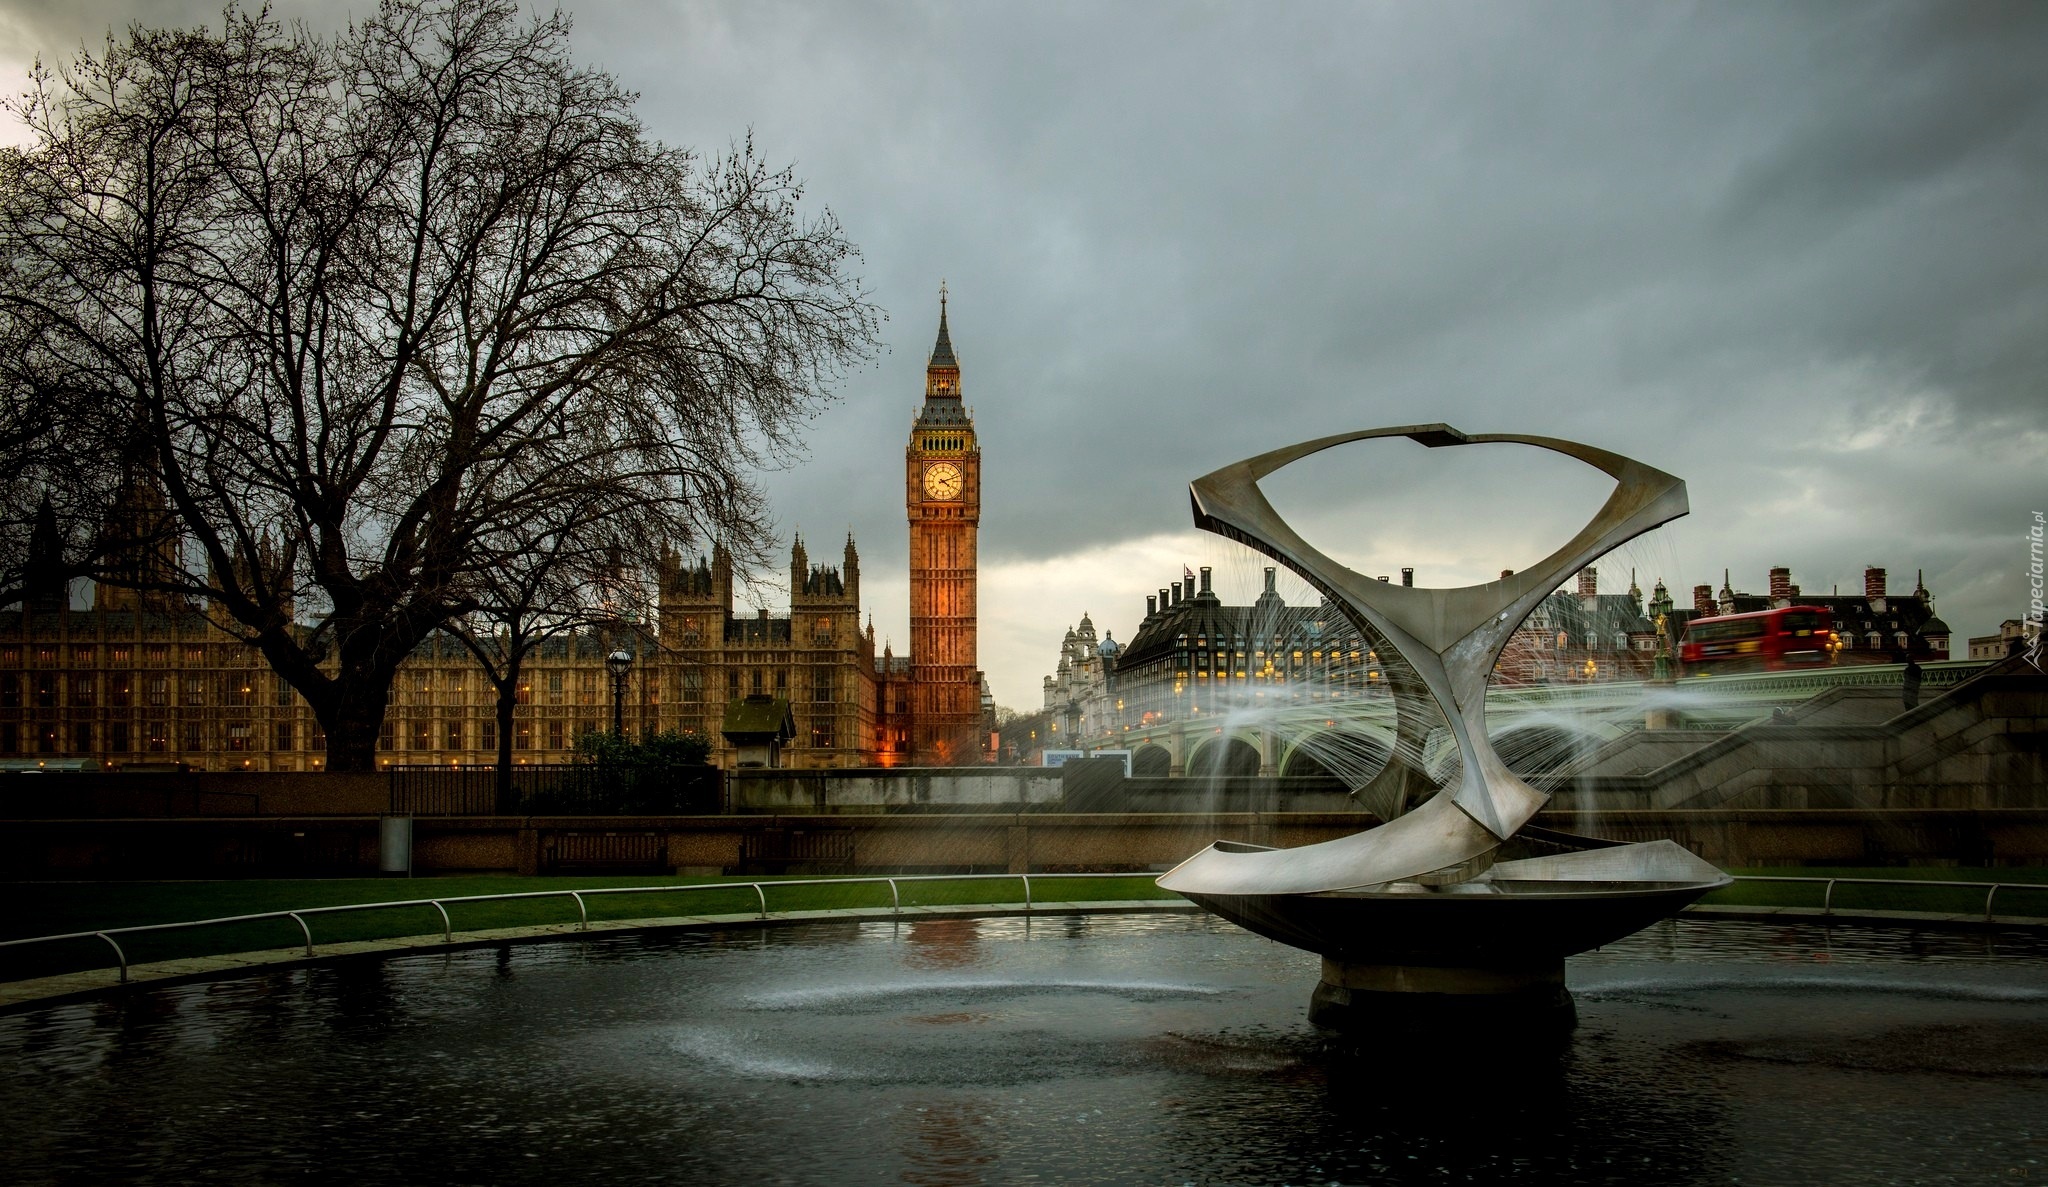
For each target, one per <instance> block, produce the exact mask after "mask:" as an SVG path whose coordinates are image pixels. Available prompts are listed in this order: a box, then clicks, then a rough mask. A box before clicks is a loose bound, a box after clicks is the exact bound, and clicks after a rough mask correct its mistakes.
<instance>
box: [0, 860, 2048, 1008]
mask: <svg viewBox="0 0 2048 1187" xmlns="http://www.w3.org/2000/svg"><path fill="white" fill-rule="evenodd" d="M1146 877H1148V876H1147V875H1144V874H1123V873H1092V874H1091V873H1079V874H891V875H881V874H874V875H861V876H854V877H845V878H788V879H777V880H770V881H754V880H750V881H746V882H738V881H735V882H692V883H687V884H683V885H667V886H599V887H578V888H576V889H573V890H522V891H507V892H503V893H499V894H471V895H461V896H457V897H454V898H425V899H392V900H388V901H380V902H373V903H340V904H336V905H333V906H327V907H299V908H297V909H295V910H289V911H260V912H257V913H255V914H251V915H222V916H217V917H215V918H212V919H191V920H184V921H181V922H177V923H138V924H133V925H130V926H128V927H103V928H97V929H94V930H92V931H74V932H64V933H62V934H58V935H48V936H25V937H22V938H20V939H13V940H0V948H13V947H19V946H22V945H27V944H47V943H54V942H56V941H58V940H86V939H97V940H102V941H104V942H105V943H106V944H107V945H108V946H109V947H111V948H112V949H113V950H114V956H115V959H116V961H117V962H118V966H119V969H120V976H119V980H120V981H121V982H123V983H125V982H127V980H128V956H127V953H126V952H124V951H123V950H122V948H121V945H120V944H119V943H118V942H116V941H115V939H114V937H115V936H117V935H137V934H141V933H143V932H165V931H189V930H191V929H193V928H200V927H215V926H219V925H221V924H228V923H259V922H263V921H266V920H282V919H290V920H292V921H293V922H295V923H297V924H298V925H299V930H300V932H301V934H302V936H303V938H304V941H305V944H304V946H305V951H306V955H307V956H309V957H310V956H313V955H315V953H314V951H313V948H314V944H313V929H312V926H311V924H309V923H308V922H307V921H306V916H309V915H339V914H342V913H344V912H349V911H380V910H386V909H395V908H401V907H432V908H434V909H435V910H436V911H438V912H440V915H441V939H442V942H443V943H448V944H452V943H454V942H455V926H454V922H453V920H452V918H451V917H450V915H449V913H448V905H449V904H453V903H489V902H509V901H512V900H516V899H540V898H566V899H570V900H573V901H574V902H575V904H576V909H577V916H578V918H577V930H578V931H586V930H588V929H589V926H590V913H589V910H588V908H587V906H586V905H585V903H584V898H585V896H588V895H597V894H688V893H693V892H697V891H710V890H739V889H742V888H746V889H751V890H752V891H753V892H754V894H755V896H756V901H757V902H758V903H759V905H760V914H759V918H762V919H766V918H768V915H769V911H768V894H767V889H766V888H767V887H770V886H880V885H886V886H888V887H889V892H890V906H889V911H890V913H891V914H898V913H900V912H901V911H902V909H903V902H902V896H901V894H900V892H899V890H898V884H899V883H904V882H990V881H1007V880H1016V881H1019V882H1021V883H1022V885H1023V889H1024V910H1025V912H1027V913H1029V912H1034V911H1037V910H1039V909H1040V908H1041V906H1042V905H1043V904H1039V903H1036V902H1034V900H1033V897H1032V892H1031V880H1032V879H1034V878H1037V879H1040V880H1044V879H1063V878H1095V879H1101V878H1146ZM1734 881H1735V882H1738V883H1741V882H1755V883H1764V882H1772V883H1777V882H1784V883H1812V884H1816V885H1823V884H1824V885H1825V886H1826V888H1827V889H1826V893H1825V897H1824V901H1823V903H1822V914H1823V915H1833V914H1834V888H1835V887H1836V886H1838V885H1839V886H1914V887H1920V888H1922V889H1950V890H1957V889H1961V890H1983V891H1986V894H1985V895H1984V922H1986V923H1992V922H1994V921H1995V919H1994V916H1993V915H1992V913H1991V907H1992V901H1993V899H1994V898H1996V896H1997V894H1998V892H1999V891H2000V890H2036V891H2048V882H1950V881H1944V880H1939V879H1932V878H1827V877H1799V876H1796V875H1775V874H1768V875H1767V874H1744V875H1737V876H1735V877H1734ZM977 905H979V904H977ZM2027 918H2032V916H2028V917H2027Z"/></svg>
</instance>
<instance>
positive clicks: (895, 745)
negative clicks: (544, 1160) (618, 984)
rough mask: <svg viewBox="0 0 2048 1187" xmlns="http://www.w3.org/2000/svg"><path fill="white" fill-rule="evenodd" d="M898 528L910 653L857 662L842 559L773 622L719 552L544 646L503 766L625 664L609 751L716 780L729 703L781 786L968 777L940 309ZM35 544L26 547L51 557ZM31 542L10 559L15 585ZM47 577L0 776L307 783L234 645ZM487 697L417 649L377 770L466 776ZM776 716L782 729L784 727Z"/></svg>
mask: <svg viewBox="0 0 2048 1187" xmlns="http://www.w3.org/2000/svg"><path fill="white" fill-rule="evenodd" d="M904 508H905V512H906V515H907V518H908V520H909V529H910V651H909V654H908V655H897V654H895V653H894V651H893V649H891V648H890V647H888V646H883V647H882V648H881V649H880V651H879V652H878V651H877V648H876V641H875V631H874V626H873V624H872V622H870V623H868V624H867V625H866V626H865V627H863V626H862V624H861V617H862V615H861V606H860V554H859V551H858V549H857V548H856V546H855V542H854V539H853V537H852V535H851V534H849V535H848V536H847V538H846V541H845V545H844V548H843V550H842V551H841V553H840V555H839V556H838V558H836V559H837V562H838V563H837V564H829V563H815V562H814V561H813V559H812V557H811V556H810V554H809V552H808V550H807V549H806V547H805V545H804V542H803V540H802V539H801V537H799V538H798V539H797V540H795V541H794V542H793V544H792V547H791V549H790V563H789V611H788V614H787V615H786V616H783V617H776V616H773V615H771V614H770V613H769V611H767V610H765V609H763V610H759V611H757V612H754V613H751V614H746V613H735V611H734V608H733V594H734V588H733V583H734V572H733V566H732V563H731V559H730V558H729V557H728V556H727V554H726V553H725V552H724V550H723V549H716V548H714V550H713V551H712V553H711V555H710V556H708V557H699V558H696V559H695V560H693V561H692V560H685V559H684V558H682V557H679V556H675V555H669V556H666V557H664V558H663V559H662V561H661V564H660V565H659V568H658V572H657V573H656V574H655V577H656V590H657V593H656V610H655V613H654V614H653V615H652V616H651V621H644V622H622V623H620V624H618V625H617V626H615V627H613V628H611V629H609V630H590V631H585V632H580V633H577V634H574V635H567V636H563V637H558V638H556V639H553V640H550V641H548V642H547V643H545V644H543V645H542V646H541V648H540V649H539V650H538V651H537V652H536V653H535V654H533V655H532V656H530V657H529V658H528V660H527V661H526V663H525V666H524V672H523V675H522V679H521V685H520V688H519V706H518V708H517V710H516V711H515V714H514V723H513V730H514V737H513V744H512V753H513V757H514V761H515V762H521V763H534V764H546V763H561V762H567V761H569V760H570V759H571V757H572V755H573V751H574V748H575V745H576V739H577V737H578V736H579V735H581V734H584V733H590V732H595V731H598V730H608V729H609V728H610V727H611V723H612V714H613V681H612V678H611V676H610V674H609V673H608V672H607V671H606V668H605V657H606V655H607V654H609V653H610V652H612V651H613V650H615V649H620V648H623V649H625V650H626V651H628V652H629V653H630V654H632V655H633V656H634V662H633V664H632V666H631V667H630V668H629V669H628V670H627V673H626V677H625V690H626V692H625V696H624V697H622V698H620V699H619V706H620V714H621V716H622V718H623V722H624V726H625V730H626V733H627V735H628V736H638V735H640V734H641V733H642V732H652V731H665V730H679V731H684V732H690V733H696V734H699V735H702V736H704V737H705V738H707V739H708V740H709V741H710V742H711V744H712V759H713V761H714V762H716V763H717V764H719V765H720V766H725V767H728V768H730V767H731V766H733V765H735V764H736V762H737V761H738V750H737V748H736V747H735V746H734V745H733V744H732V743H731V742H730V741H728V739H727V738H726V736H725V734H724V733H723V729H722V727H723V726H724V725H725V724H726V721H727V715H728V713H731V712H734V711H736V709H737V707H738V706H741V705H747V704H752V705H755V706H760V705H762V704H764V703H765V704H768V705H771V706H773V707H774V711H775V712H776V713H777V714H778V715H780V718H781V720H782V722H783V723H784V724H783V727H782V730H783V733H784V734H785V741H784V743H783V745H782V747H781V750H780V763H781V765H783V766H787V767H798V768H820V767H864V766H903V765H915V766H959V765H969V764H976V763H981V762H984V761H987V759H988V757H989V756H990V753H991V746H990V743H989V737H990V734H989V720H990V717H991V716H992V702H991V701H990V698H989V696H988V694H987V691H986V683H985V681H984V680H983V678H982V674H981V672H980V670H979V667H978V664H977V661H976V631H975V628H976V571H977V563H976V541H977V535H978V531H979V524H980V519H981V447H980V439H979V437H978V436H977V435H976V432H975V427H974V418H973V416H972V414H971V412H970V411H969V410H968V409H967V407H966V406H965V405H964V403H963V391H962V386H961V377H960V364H959V360H958V359H957V358H956V356H955V355H954V352H953V343H952V337H951V333H950V331H949V329H948V326H947V320H946V294H945V291H944V289H943V288H942V289H941V291H940V297H939V330H938V338H937V341H936V343H935V344H934V346H933V348H932V351H931V354H930V356H929V357H928V359H927V360H926V366H925V386H924V402H923V404H922V405H921V406H920V407H919V409H918V412H917V416H916V418H915V420H914V421H913V423H912V426H911V430H910V435H909V441H908V443H907V445H906V447H905V449H904ZM54 545H55V541H52V540H45V541H43V542H42V545H41V546H42V547H43V548H45V549H48V548H51V547H54ZM37 547H38V546H37V545H36V544H34V543H32V544H31V550H30V551H31V561H32V563H31V570H32V571H33V570H34V568H35V565H34V564H33V557H34V554H35V552H36V549H37ZM71 601H72V598H71V592H70V586H69V583H68V582H66V581H64V580H63V579H62V578H56V579H53V580H43V581H37V580H36V579H35V578H34V577H33V573H32V575H31V580H30V581H29V583H28V592H27V596H26V598H25V599H24V601H23V602H22V603H21V604H20V605H19V606H18V607H13V608H9V609H7V610H4V611H0V764H4V765H5V766H7V767H10V768H20V767H23V766H34V765H36V764H38V763H43V764H63V765H77V766H99V767H116V768H118V767H123V766H130V767H135V766H155V765H156V764H174V763H183V764H185V765H187V766H188V767H191V768H194V769H203V770H264V771H308V770H319V769H320V768H321V767H322V765H323V764H324V761H325V757H326V737H325V735H324V734H323V732H322V731H321V727H320V724H319V722H318V721H317V720H315V719H314V717H313V715H312V712H311V710H310V709H308V707H307V706H306V704H305V702H304V701H303V700H302V699H301V698H300V697H299V696H298V695H297V693H296V692H295V691H294V690H293V689H292V687H291V686H290V685H289V684H287V683H286V682H285V681H284V680H282V679H281V678H279V677H278V676H276V675H275V674H274V673H272V672H271V671H270V670H269V669H268V667H267V665H265V663H264V662H263V659H262V656H261V655H260V654H259V653H258V652H257V651H256V649H255V648H254V647H252V646H249V645H247V644H245V643H242V642H241V641H239V640H238V639H237V638H236V637H235V636H234V635H232V634H231V633H229V632H227V631H224V630H222V629H220V628H219V627H218V626H216V625H215V623H214V619H213V618H212V617H210V616H209V615H208V614H207V613H206V612H205V611H204V610H203V609H202V608H200V607H199V606H197V605H195V604H193V603H191V602H188V601H185V600H182V599H170V598H166V597H163V596H161V595H154V594H138V593H136V592H134V591H132V590H129V589H125V588H121V587H118V586H112V585H102V586H99V587H97V588H95V589H94V590H93V593H92V604H91V606H90V607H89V608H74V607H73V606H72V605H71ZM495 702H496V694H495V692H494V690H493V689H492V686H491V684H490V682H489V681H488V680H486V679H485V678H484V675H483V672H482V671H481V669H479V668H478V667H477V666H476V664H475V662H474V661H473V660H472V659H471V657H470V655H469V653H468V651H467V650H465V649H464V648H463V646H462V645H461V643H459V642H458V641H457V640H456V639H455V638H454V637H452V636H448V635H442V634H437V635H435V636H433V637H431V638H429V639H428V640H427V641H426V642H424V643H422V644H421V645H420V646H419V647H418V648H416V649H415V650H414V652H413V654H412V655H411V656H410V657H409V658H408V659H407V660H406V661H405V662H404V663H403V664H402V665H401V666H400V668H399V672H398V677H397V679H396V681H395V682H394V684H393V686H392V689H391V700H390V707H389V709H388V710H387V711H386V714H385V719H384V725H383V732H382V734H381V735H380V737H379V740H378V754H377V760H378V764H379V765H380V766H384V765H398V764H422V763H431V764H439V765H447V764H460V765H472V764H485V763H491V762H495V761H496V758H497V750H498V741H499V739H498V737H497V721H496V710H495ZM785 709H786V713H785Z"/></svg>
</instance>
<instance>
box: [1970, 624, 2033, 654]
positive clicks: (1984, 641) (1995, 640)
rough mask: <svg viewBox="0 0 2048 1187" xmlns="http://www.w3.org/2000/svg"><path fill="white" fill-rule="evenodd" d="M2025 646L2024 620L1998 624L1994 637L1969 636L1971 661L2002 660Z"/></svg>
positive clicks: (2025, 626) (2025, 631)
mask: <svg viewBox="0 0 2048 1187" xmlns="http://www.w3.org/2000/svg"><path fill="white" fill-rule="evenodd" d="M2026 645H2027V624H2026V621H2025V620H2024V619H2018V618H2008V619H2006V620H2005V621H2004V622H2001V623H1999V624H1998V633H1997V634H1995V635H1972V636H1970V658H1971V659H2004V658H2005V657H2006V656H2008V655H2011V654H2013V653H2014V652H2016V651H2021V650H2024V649H2025V648H2026Z"/></svg>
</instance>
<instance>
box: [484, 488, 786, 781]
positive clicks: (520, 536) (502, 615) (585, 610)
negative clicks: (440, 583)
mask: <svg viewBox="0 0 2048 1187" xmlns="http://www.w3.org/2000/svg"><path fill="white" fill-rule="evenodd" d="M615 489H616V488H614V487H613V486H612V485H611V484H608V483H604V482H593V483H590V484H588V485H586V486H585V487H584V488H582V489H581V490H577V491H574V492H565V497H563V498H560V499H558V500H556V501H555V502H554V503H552V504H550V505H549V506H548V507H547V508H545V509H544V514H543V515H542V516H538V517H535V518H532V519H527V520H524V521H521V522H518V523H506V524H502V525H499V526H498V527H497V528H496V529H495V530H494V531H492V532H491V533H489V534H488V535H487V536H485V537H484V539H483V540H481V541H480V542H479V545H480V547H482V548H483V549H484V550H486V551H487V552H488V554H489V558H490V559H489V563H487V564H484V565H482V566H480V567H479V568H478V570H477V574H476V578H475V582H474V588H475V590H476V606H475V608H474V609H473V610H471V611H470V612H469V613H467V614H464V615H460V616H458V617H456V618H454V619H451V620H450V622H449V624H448V629H449V631H450V632H451V633H452V634H453V635H454V636H455V637H456V638H457V639H459V640H461V641H462V644H463V645H464V646H465V647H466V648H468V650H469V652H470V653H471V654H472V655H473V656H475V657H476V660H477V663H478V665H479V666H480V667H481V668H482V669H483V672H484V677H485V679H486V680H488V681H489V682H490V684H491V688H492V690H493V692H494V694H495V714H496V720H497V768H498V770H497V774H498V779H497V783H498V796H499V802H500V803H504V802H506V799H507V797H508V796H509V795H510V793H511V790H512V741H513V731H514V729H515V724H514V715H515V713H516V712H517V709H518V704H519V687H520V680H521V677H522V675H523V674H524V668H525V664H526V661H527V659H528V658H529V657H530V656H532V655H533V654H534V652H535V651H537V650H538V649H539V648H540V646H541V645H542V644H543V643H546V642H547V641H548V640H550V639H556V638H560V637H562V636H564V635H569V634H573V633H576V632H579V631H585V630H591V629H597V628H603V629H616V628H618V627H620V626H622V625H631V624H633V622H634V620H636V619H637V618H638V615H637V613H635V612H634V611H633V610H632V609H631V608H630V607H628V606H626V605H624V604H623V603H622V600H621V598H622V595H623V594H624V592H625V591H623V590H621V589H619V588H618V584H619V582H620V581H621V580H622V579H628V578H626V577H625V575H626V574H627V572H628V571H629V569H635V568H640V567H642V566H641V565H640V564H639V563H636V562H642V561H644V560H645V559H646V558H647V556H648V554H649V553H650V552H651V551H652V550H653V549H656V548H658V547H660V544H661V540H662V538H661V536H660V535H659V532H660V530H661V529H662V528H663V527H664V526H665V521H664V518H663V517H661V516H658V515H654V514H650V509H649V508H647V507H645V506H644V505H641V504H638V503H630V502H629V503H613V502H611V501H610V498H609V496H611V495H613V494H614V493H615ZM743 506H744V507H745V511H744V512H742V511H741V509H740V508H735V507H723V506H721V505H717V504H713V505H712V506H711V507H710V508H709V509H710V510H712V511H713V512H718V511H721V510H722V511H724V512H725V513H726V517H727V519H728V521H729V522H728V523H727V524H726V527H727V529H728V531H729V532H730V533H732V534H738V535H747V534H753V526H754V525H758V524H760V523H761V522H762V520H763V518H764V517H763V516H762V515H761V513H760V512H759V509H758V504H755V503H753V502H748V503H746V504H744V505H743ZM629 558H631V559H630V560H629Z"/></svg>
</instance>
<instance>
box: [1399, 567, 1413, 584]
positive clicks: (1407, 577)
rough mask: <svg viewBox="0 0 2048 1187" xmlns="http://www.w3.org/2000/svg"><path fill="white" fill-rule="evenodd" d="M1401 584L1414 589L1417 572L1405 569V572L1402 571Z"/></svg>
mask: <svg viewBox="0 0 2048 1187" xmlns="http://www.w3.org/2000/svg"><path fill="white" fill-rule="evenodd" d="M1401 584H1403V585H1406V586H1408V587H1410V588H1413V587H1414V585H1415V570H1413V569H1403V570H1401Z"/></svg>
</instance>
